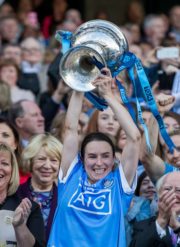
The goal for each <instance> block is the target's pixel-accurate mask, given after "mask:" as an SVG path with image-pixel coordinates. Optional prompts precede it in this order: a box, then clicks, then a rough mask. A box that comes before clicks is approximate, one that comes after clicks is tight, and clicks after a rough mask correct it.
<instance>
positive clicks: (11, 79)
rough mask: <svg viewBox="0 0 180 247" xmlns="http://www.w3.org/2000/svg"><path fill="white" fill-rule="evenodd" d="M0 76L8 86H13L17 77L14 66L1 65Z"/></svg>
mask: <svg viewBox="0 0 180 247" xmlns="http://www.w3.org/2000/svg"><path fill="white" fill-rule="evenodd" d="M0 78H1V80H2V81H4V82H6V83H7V84H8V85H9V86H10V87H11V86H15V85H16V82H17V79H18V74H17V70H16V68H15V67H14V66H12V65H8V66H4V67H2V69H1V70H0Z"/></svg>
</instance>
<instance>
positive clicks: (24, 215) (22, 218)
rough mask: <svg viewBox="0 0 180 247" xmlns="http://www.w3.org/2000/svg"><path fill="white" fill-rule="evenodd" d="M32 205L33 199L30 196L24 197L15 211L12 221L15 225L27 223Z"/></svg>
mask: <svg viewBox="0 0 180 247" xmlns="http://www.w3.org/2000/svg"><path fill="white" fill-rule="evenodd" d="M31 207H32V204H31V201H30V200H29V199H28V198H24V199H23V200H22V202H21V203H20V204H19V206H18V207H17V208H16V210H15V212H14V217H13V221H12V224H13V226H14V227H18V226H20V225H23V224H26V222H27V220H28V217H29V215H30V213H31Z"/></svg>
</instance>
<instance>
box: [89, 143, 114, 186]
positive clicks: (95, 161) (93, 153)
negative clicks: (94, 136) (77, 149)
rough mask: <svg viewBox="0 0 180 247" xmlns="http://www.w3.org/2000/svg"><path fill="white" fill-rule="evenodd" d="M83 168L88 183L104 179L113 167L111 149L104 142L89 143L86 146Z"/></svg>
mask: <svg viewBox="0 0 180 247" xmlns="http://www.w3.org/2000/svg"><path fill="white" fill-rule="evenodd" d="M84 166H85V170H86V173H87V175H88V180H89V182H90V183H92V184H93V183H96V182H97V181H98V180H100V179H102V178H104V177H106V175H107V174H108V173H109V172H111V171H112V169H113V166H114V157H113V152H112V148H111V146H110V144H109V143H107V142H105V141H91V142H89V143H88V144H87V145H86V148H85V154H84Z"/></svg>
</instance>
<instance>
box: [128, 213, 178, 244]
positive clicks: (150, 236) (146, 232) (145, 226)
mask: <svg viewBox="0 0 180 247" xmlns="http://www.w3.org/2000/svg"><path fill="white" fill-rule="evenodd" d="M155 221H156V218H155V217H152V218H150V219H147V220H143V221H139V222H137V223H135V225H134V233H133V237H132V241H131V244H130V247H173V244H172V240H171V236H170V233H169V230H168V228H167V229H166V236H164V237H163V238H162V239H161V238H160V237H159V235H158V233H157V231H156V224H155ZM178 247H179V245H178Z"/></svg>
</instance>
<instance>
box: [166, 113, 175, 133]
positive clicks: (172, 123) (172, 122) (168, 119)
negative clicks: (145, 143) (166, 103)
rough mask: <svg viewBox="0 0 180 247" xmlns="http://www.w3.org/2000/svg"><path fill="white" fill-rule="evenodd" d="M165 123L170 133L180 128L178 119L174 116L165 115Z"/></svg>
mask: <svg viewBox="0 0 180 247" xmlns="http://www.w3.org/2000/svg"><path fill="white" fill-rule="evenodd" d="M164 124H165V126H166V130H167V132H168V133H171V132H173V131H174V130H178V129H179V124H178V122H177V121H176V119H174V118H172V117H165V118H164Z"/></svg>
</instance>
